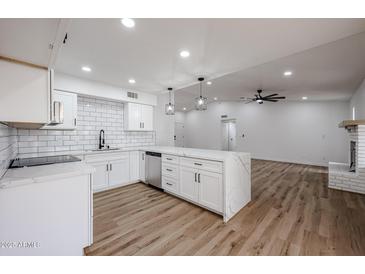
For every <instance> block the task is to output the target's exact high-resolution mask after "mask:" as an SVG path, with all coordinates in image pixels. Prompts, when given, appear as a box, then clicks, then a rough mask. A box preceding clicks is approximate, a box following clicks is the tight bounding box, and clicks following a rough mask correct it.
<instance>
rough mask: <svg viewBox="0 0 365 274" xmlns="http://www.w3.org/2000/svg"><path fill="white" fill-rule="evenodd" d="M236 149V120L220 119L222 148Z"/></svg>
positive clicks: (227, 149)
mask: <svg viewBox="0 0 365 274" xmlns="http://www.w3.org/2000/svg"><path fill="white" fill-rule="evenodd" d="M235 149H236V120H235V119H233V120H222V150H226V151H234V150H235Z"/></svg>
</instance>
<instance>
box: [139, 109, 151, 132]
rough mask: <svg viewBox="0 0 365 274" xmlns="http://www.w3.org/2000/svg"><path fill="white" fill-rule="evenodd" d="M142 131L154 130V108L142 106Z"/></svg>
mask: <svg viewBox="0 0 365 274" xmlns="http://www.w3.org/2000/svg"><path fill="white" fill-rule="evenodd" d="M141 118H142V119H141V120H142V130H146V131H151V130H153V107H152V106H147V105H141Z"/></svg>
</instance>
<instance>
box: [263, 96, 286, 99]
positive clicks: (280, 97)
mask: <svg viewBox="0 0 365 274" xmlns="http://www.w3.org/2000/svg"><path fill="white" fill-rule="evenodd" d="M285 98H286V97H284V96H279V97H270V98H267V99H285Z"/></svg>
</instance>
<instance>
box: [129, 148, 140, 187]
mask: <svg viewBox="0 0 365 274" xmlns="http://www.w3.org/2000/svg"><path fill="white" fill-rule="evenodd" d="M129 165H130V167H129V170H130V180H131V181H138V180H139V151H131V152H130V153H129Z"/></svg>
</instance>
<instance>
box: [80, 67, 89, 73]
mask: <svg viewBox="0 0 365 274" xmlns="http://www.w3.org/2000/svg"><path fill="white" fill-rule="evenodd" d="M81 69H82V70H83V71H87V72H90V71H91V68H89V67H85V66H84V67H82V68H81Z"/></svg>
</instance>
